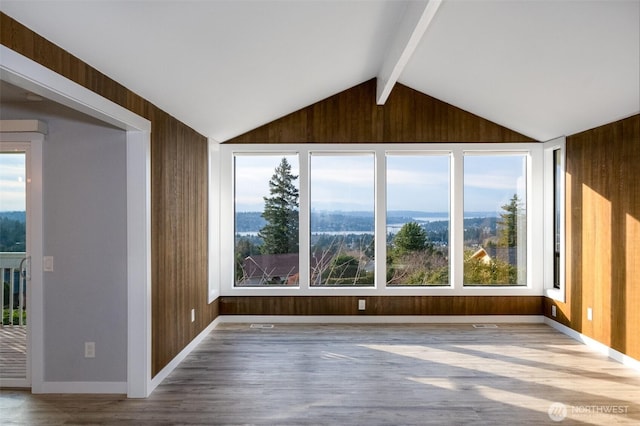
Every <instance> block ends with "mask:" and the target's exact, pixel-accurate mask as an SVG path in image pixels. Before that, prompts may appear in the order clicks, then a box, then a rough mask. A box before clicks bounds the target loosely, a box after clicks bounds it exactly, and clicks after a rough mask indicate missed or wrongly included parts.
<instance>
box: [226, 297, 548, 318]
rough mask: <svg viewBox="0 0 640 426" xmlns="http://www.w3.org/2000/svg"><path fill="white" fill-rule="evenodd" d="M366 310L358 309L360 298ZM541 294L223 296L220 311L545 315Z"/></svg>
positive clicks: (241, 312)
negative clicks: (363, 301) (543, 313)
mask: <svg viewBox="0 0 640 426" xmlns="http://www.w3.org/2000/svg"><path fill="white" fill-rule="evenodd" d="M360 299H364V300H365V301H366V310H364V311H359V310H358V300H360ZM542 299H543V298H542V297H541V296H491V297H487V296H223V297H221V298H220V314H221V315H542Z"/></svg>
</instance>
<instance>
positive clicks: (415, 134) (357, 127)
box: [220, 79, 542, 315]
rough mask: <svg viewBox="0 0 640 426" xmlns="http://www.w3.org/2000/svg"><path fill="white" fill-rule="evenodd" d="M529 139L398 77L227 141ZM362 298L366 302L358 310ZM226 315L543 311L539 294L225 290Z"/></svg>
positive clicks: (361, 87)
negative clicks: (250, 293)
mask: <svg viewBox="0 0 640 426" xmlns="http://www.w3.org/2000/svg"><path fill="white" fill-rule="evenodd" d="M531 141H532V139H530V138H528V137H526V136H524V135H521V134H519V133H516V132H514V131H512V130H509V129H507V128H504V127H502V126H499V125H498V124H495V123H492V122H490V121H488V120H485V119H483V118H481V117H478V116H476V115H473V114H471V113H468V112H466V111H463V110H461V109H459V108H456V107H453V106H451V105H449V104H446V103H444V102H442V101H439V100H437V99H435V98H432V97H430V96H427V95H425V94H423V93H420V92H417V91H415V90H413V89H411V88H409V87H406V86H403V85H401V84H397V85H396V86H395V87H394V89H393V91H392V92H391V96H390V97H389V99H388V101H387V102H386V104H385V105H382V106H379V105H376V81H375V79H373V80H369V81H367V82H364V83H362V84H359V85H357V86H354V87H352V88H350V89H347V90H345V91H343V92H341V93H338V94H336V95H334V96H331V97H329V98H327V99H324V100H322V101H320V102H317V103H315V104H313V105H310V106H308V107H306V108H303V109H301V110H299V111H296V112H294V113H291V114H289V115H287V116H285V117H282V118H280V119H277V120H275V121H273V122H271V123H268V124H266V125H264V126H262V127H259V128H257V129H255V130H252V131H250V132H248V133H245V134H244V135H241V136H238V137H236V138H234V139H231V140H229V141H227V142H226V143H229V144H231V143H321V142H326V143H363V142H373V143H413V142H444V143H446V142H531ZM358 299H365V300H366V301H367V302H366V305H367V309H366V310H365V311H364V312H362V311H358V310H357V306H358V302H357V301H358ZM220 313H221V314H224V315H363V314H364V315H541V313H542V297H540V296H514V297H482V296H477V297H476V296H468V297H449V296H444V297H434V296H422V297H413V296H381V297H370V296H367V297H355V296H353V297H352V296H336V297H330V296H325V297H301V296H296V297H277V296H273V297H240V296H238V297H221V298H220Z"/></svg>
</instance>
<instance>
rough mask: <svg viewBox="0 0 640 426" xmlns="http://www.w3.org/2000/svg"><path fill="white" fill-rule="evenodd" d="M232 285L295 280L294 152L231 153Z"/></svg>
mask: <svg viewBox="0 0 640 426" xmlns="http://www.w3.org/2000/svg"><path fill="white" fill-rule="evenodd" d="M234 188H235V220H234V225H235V239H234V240H235V249H234V258H235V285H236V286H238V287H252V286H297V285H298V279H299V254H298V253H299V242H298V224H299V213H298V206H299V187H298V158H297V156H295V155H257V156H256V155H236V156H235V186H234Z"/></svg>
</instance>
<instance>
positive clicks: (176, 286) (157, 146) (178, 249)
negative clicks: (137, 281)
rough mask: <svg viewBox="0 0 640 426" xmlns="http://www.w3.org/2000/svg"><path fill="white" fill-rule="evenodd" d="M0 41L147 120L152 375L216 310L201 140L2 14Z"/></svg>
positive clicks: (204, 151) (204, 152)
mask: <svg viewBox="0 0 640 426" xmlns="http://www.w3.org/2000/svg"><path fill="white" fill-rule="evenodd" d="M0 42H1V43H2V44H3V45H4V46H6V47H8V48H10V49H12V50H14V51H16V52H18V53H20V54H22V55H24V56H26V57H28V58H30V59H32V60H34V61H35V62H38V63H40V64H42V65H43V66H45V67H47V68H49V69H51V70H53V71H55V72H56V73H58V74H61V75H63V76H64V77H67V78H69V79H70V80H72V81H74V82H76V83H78V84H80V85H81V86H84V87H86V88H87V89H89V90H91V91H93V92H95V93H97V94H99V95H101V96H104V97H105V98H107V99H110V100H111V101H113V102H115V103H117V104H118V105H121V106H123V107H124V108H127V109H129V110H131V111H133V112H134V113H136V114H138V115H140V116H142V117H145V118H146V119H148V120H150V121H151V126H152V129H151V174H152V183H151V192H152V194H151V204H152V207H151V208H152V213H151V224H152V230H151V239H152V242H151V244H152V248H151V255H152V376H155V375H156V374H157V373H158V372H159V371H160V370H161V369H162V368H163V367H164V366H166V365H167V363H168V362H169V361H171V360H172V359H173V358H174V357H175V356H176V355H177V354H178V353H179V352H180V351H181V350H182V349H183V348H184V347H185V346H186V345H187V344H188V343H189V342H191V341H192V340H193V338H194V337H195V336H197V335H198V334H199V333H200V332H201V331H202V330H204V329H205V328H206V327H207V325H209V324H210V323H211V322H212V321H213V320H214V319H215V318H216V317H217V316H218V301H217V300H216V301H214V303H211V304H208V303H207V300H208V288H207V286H208V284H207V281H208V272H207V271H208V262H207V229H208V228H207V227H208V222H207V221H208V216H207V200H208V184H207V167H208V165H207V139H206V138H205V137H204V136H202V135H200V134H198V133H197V132H195V131H194V130H193V129H191V128H189V127H187V126H186V125H185V124H183V123H181V122H180V121H178V120H177V119H175V118H174V117H171V116H170V115H168V114H167V113H165V112H164V111H162V110H160V109H159V108H157V107H156V106H155V105H153V104H151V103H150V102H148V101H146V100H145V99H143V98H141V97H140V96H138V95H137V94H135V93H133V92H131V91H130V90H128V89H127V88H125V87H124V86H122V85H121V84H119V83H117V82H115V81H113V80H111V79H110V78H108V77H106V76H105V75H104V74H102V73H100V72H99V71H97V70H96V69H94V68H92V67H90V66H89V65H87V64H86V63H84V62H82V61H81V60H80V59H78V58H76V57H74V56H73V55H71V54H69V53H68V52H66V51H65V50H63V49H61V48H60V47H58V46H56V45H54V44H53V43H51V42H49V41H47V40H46V39H44V38H43V37H41V36H39V35H38V34H36V33H34V32H33V31H31V30H30V29H28V28H26V27H25V26H23V25H21V24H20V23H18V22H16V21H15V20H13V19H12V18H10V17H9V16H7V15H5V14H4V13H1V14H0ZM191 309H195V310H196V321H195V322H193V323H192V322H191V320H190V318H191Z"/></svg>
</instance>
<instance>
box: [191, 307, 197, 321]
mask: <svg viewBox="0 0 640 426" xmlns="http://www.w3.org/2000/svg"><path fill="white" fill-rule="evenodd" d="M191 322H196V310H195V309H192V310H191Z"/></svg>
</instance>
